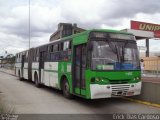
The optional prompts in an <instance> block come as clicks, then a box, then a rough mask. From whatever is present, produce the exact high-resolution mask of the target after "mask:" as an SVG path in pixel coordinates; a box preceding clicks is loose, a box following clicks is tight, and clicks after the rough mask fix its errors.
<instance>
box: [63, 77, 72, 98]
mask: <svg viewBox="0 0 160 120" xmlns="http://www.w3.org/2000/svg"><path fill="white" fill-rule="evenodd" d="M62 91H63V95H64V97H66V98H68V99H71V98H72V95H71V94H70V87H69V84H68V81H67V79H66V78H65V79H64V80H63V84H62Z"/></svg>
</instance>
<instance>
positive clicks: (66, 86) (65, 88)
mask: <svg viewBox="0 0 160 120" xmlns="http://www.w3.org/2000/svg"><path fill="white" fill-rule="evenodd" d="M64 92H65V94H66V95H68V93H69V85H68V83H67V82H65V84H64Z"/></svg>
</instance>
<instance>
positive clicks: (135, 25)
mask: <svg viewBox="0 0 160 120" xmlns="http://www.w3.org/2000/svg"><path fill="white" fill-rule="evenodd" d="M131 29H134V30H143V31H151V32H154V37H155V38H160V25H158V24H152V23H146V22H139V21H131Z"/></svg>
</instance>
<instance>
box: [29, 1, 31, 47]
mask: <svg viewBox="0 0 160 120" xmlns="http://www.w3.org/2000/svg"><path fill="white" fill-rule="evenodd" d="M30 32H31V30H30V0H29V49H30V47H31V46H30V44H31V43H30V42H31V39H30V37H31V33H30Z"/></svg>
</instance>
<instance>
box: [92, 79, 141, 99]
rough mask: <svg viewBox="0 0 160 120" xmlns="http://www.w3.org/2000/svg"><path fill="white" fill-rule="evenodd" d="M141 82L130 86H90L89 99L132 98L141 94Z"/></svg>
mask: <svg viewBox="0 0 160 120" xmlns="http://www.w3.org/2000/svg"><path fill="white" fill-rule="evenodd" d="M141 85H142V82H141V81H140V82H138V83H130V84H111V85H99V84H90V95H91V99H98V98H110V97H120V96H134V95H139V94H140V93H141Z"/></svg>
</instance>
